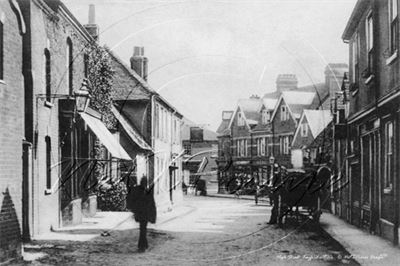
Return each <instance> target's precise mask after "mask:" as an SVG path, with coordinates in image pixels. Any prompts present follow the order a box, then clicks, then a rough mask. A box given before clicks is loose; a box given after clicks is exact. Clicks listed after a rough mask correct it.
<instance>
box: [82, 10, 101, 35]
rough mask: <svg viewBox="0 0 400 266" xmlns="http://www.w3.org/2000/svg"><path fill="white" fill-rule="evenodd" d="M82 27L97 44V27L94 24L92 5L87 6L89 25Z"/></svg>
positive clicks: (94, 15) (94, 13)
mask: <svg viewBox="0 0 400 266" xmlns="http://www.w3.org/2000/svg"><path fill="white" fill-rule="evenodd" d="M84 27H85V29H86V30H87V32H89V34H90V35H91V36H92V37H93V39H94V40H95V41H96V42H99V26H98V25H97V24H96V9H95V5H93V4H90V5H89V23H88V24H86V25H84Z"/></svg>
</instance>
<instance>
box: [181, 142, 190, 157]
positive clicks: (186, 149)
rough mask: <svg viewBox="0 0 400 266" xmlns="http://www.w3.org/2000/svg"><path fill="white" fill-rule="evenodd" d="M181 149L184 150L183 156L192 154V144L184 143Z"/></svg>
mask: <svg viewBox="0 0 400 266" xmlns="http://www.w3.org/2000/svg"><path fill="white" fill-rule="evenodd" d="M183 148H184V149H185V154H188V155H191V154H192V144H190V143H185V144H183Z"/></svg>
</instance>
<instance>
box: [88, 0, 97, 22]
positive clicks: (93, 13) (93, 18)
mask: <svg viewBox="0 0 400 266" xmlns="http://www.w3.org/2000/svg"><path fill="white" fill-rule="evenodd" d="M89 24H96V8H95V5H94V4H90V5H89Z"/></svg>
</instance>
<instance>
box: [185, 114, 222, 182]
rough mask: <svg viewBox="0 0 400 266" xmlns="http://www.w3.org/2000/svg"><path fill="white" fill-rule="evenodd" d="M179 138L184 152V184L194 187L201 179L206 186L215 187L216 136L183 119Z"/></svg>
mask: <svg viewBox="0 0 400 266" xmlns="http://www.w3.org/2000/svg"><path fill="white" fill-rule="evenodd" d="M181 137H182V146H183V148H184V150H185V155H184V156H183V161H182V169H183V173H184V179H183V180H184V182H185V184H186V185H194V184H195V182H196V180H197V179H198V178H201V179H204V180H206V181H207V183H208V186H210V185H211V186H216V185H217V163H216V159H217V154H218V140H217V134H216V133H215V132H213V131H211V130H209V129H206V128H204V127H201V126H199V125H197V124H195V123H194V122H192V121H190V120H188V119H185V118H184V119H183V125H182V129H181Z"/></svg>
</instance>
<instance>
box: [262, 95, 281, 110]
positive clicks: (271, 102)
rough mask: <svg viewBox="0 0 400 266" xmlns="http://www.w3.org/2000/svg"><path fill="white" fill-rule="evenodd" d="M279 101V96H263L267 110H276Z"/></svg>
mask: <svg viewBox="0 0 400 266" xmlns="http://www.w3.org/2000/svg"><path fill="white" fill-rule="evenodd" d="M277 103H278V98H263V105H264V107H265V108H266V109H267V110H274V109H275V106H276V104H277Z"/></svg>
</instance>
